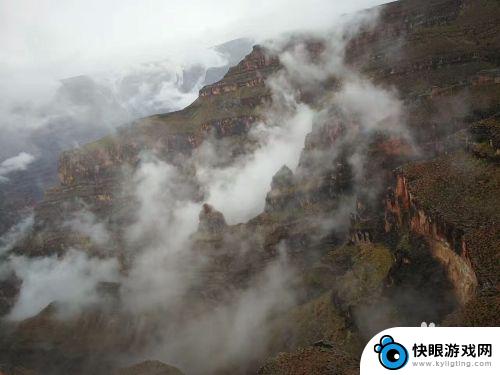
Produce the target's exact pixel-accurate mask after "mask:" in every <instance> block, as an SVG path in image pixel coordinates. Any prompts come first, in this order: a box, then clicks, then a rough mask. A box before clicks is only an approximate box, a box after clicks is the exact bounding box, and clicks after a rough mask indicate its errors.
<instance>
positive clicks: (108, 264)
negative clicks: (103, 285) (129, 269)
mask: <svg viewBox="0 0 500 375" xmlns="http://www.w3.org/2000/svg"><path fill="white" fill-rule="evenodd" d="M9 262H10V267H11V269H12V270H13V271H14V272H15V274H16V275H17V276H18V277H19V278H20V279H21V280H22V288H21V291H20V294H19V298H18V300H17V302H16V304H15V306H14V308H13V309H12V311H11V312H10V314H9V316H8V318H9V319H12V320H22V319H25V318H29V317H31V316H33V315H36V314H38V313H39V312H40V311H41V310H42V309H43V308H45V307H46V306H47V305H48V304H50V303H52V302H56V303H57V305H58V308H59V309H58V310H59V312H60V314H61V315H62V316H69V315H72V314H74V313H75V312H78V311H81V309H82V308H84V307H87V306H89V305H91V304H93V303H97V302H99V297H98V294H97V293H96V287H97V285H98V284H99V283H100V282H112V281H118V280H119V273H118V262H117V261H116V260H115V259H107V260H103V259H97V258H89V257H88V256H87V255H86V254H85V253H83V252H81V251H77V250H74V249H73V250H70V251H68V252H67V253H66V254H65V255H64V256H63V257H62V258H57V257H56V256H51V257H44V258H28V257H24V256H12V257H10V259H9Z"/></svg>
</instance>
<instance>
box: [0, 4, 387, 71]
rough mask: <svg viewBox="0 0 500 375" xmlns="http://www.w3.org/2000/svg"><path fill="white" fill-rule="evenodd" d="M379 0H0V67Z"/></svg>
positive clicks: (142, 57)
mask: <svg viewBox="0 0 500 375" xmlns="http://www.w3.org/2000/svg"><path fill="white" fill-rule="evenodd" d="M383 2H387V1H383V0H212V1H210V0H141V1H138V0H64V1H60V0H0V72H1V73H3V74H6V73H8V74H11V75H12V74H14V75H16V74H19V73H20V72H21V74H20V75H21V76H22V75H23V72H24V73H26V72H27V71H30V72H32V71H35V72H39V73H41V74H48V75H51V76H54V77H58V76H59V77H60V76H63V77H64V76H70V75H75V74H80V73H88V72H89V71H92V70H94V69H99V68H102V67H109V66H112V65H114V64H124V63H126V62H130V61H148V60H151V59H160V58H165V57H166V56H169V55H171V54H177V55H181V56H183V57H185V56H187V57H186V58H189V55H190V54H191V53H192V51H193V50H195V49H196V48H199V47H207V46H210V45H214V44H217V43H221V42H224V41H227V40H230V39H234V38H237V37H240V36H254V37H257V38H259V37H270V36H272V35H274V34H275V33H279V32H282V31H287V30H290V29H304V28H306V29H307V28H318V27H323V26H325V25H328V24H330V23H331V22H332V21H333V20H334V18H335V16H336V15H339V14H342V13H346V12H352V11H355V10H358V9H362V8H366V7H370V6H373V5H377V4H380V3H383Z"/></svg>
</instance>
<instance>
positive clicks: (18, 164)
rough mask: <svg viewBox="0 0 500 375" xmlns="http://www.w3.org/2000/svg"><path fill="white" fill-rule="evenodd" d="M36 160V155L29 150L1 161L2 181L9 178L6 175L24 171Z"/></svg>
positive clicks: (0, 173) (0, 175)
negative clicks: (29, 152)
mask: <svg viewBox="0 0 500 375" xmlns="http://www.w3.org/2000/svg"><path fill="white" fill-rule="evenodd" d="M34 160H35V157H34V156H33V155H31V154H28V153H27V152H20V153H19V154H18V155H16V156H13V157H11V158H8V159H6V160H4V161H3V162H2V163H0V182H1V181H2V180H3V181H5V180H8V178H7V177H6V175H8V174H9V173H12V172H16V171H24V170H26V168H27V167H28V165H30V164H31V163H32V162H33V161H34Z"/></svg>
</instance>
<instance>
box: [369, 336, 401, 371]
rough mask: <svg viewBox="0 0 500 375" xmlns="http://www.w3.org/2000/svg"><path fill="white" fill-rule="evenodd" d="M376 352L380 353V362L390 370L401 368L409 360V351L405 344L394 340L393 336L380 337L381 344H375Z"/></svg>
mask: <svg viewBox="0 0 500 375" xmlns="http://www.w3.org/2000/svg"><path fill="white" fill-rule="evenodd" d="M375 353H378V360H379V361H380V364H381V365H382V366H384V367H385V368H386V369H388V370H399V369H401V368H403V367H404V366H405V365H406V363H407V362H408V351H407V350H406V348H405V347H404V346H403V345H401V344H398V343H397V342H394V339H393V338H392V337H391V336H383V337H382V338H381V339H380V344H377V345H375Z"/></svg>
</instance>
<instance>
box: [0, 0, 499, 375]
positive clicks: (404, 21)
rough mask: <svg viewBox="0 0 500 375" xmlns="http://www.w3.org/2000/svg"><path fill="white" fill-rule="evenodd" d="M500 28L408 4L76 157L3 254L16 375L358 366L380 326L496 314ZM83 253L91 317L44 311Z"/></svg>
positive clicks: (281, 53) (479, 8) (240, 67)
mask: <svg viewBox="0 0 500 375" xmlns="http://www.w3.org/2000/svg"><path fill="white" fill-rule="evenodd" d="M499 28H500V4H499V3H498V2H497V1H493V0H425V1H417V0H401V1H396V2H392V3H389V4H386V5H382V6H380V7H377V8H375V9H372V10H367V11H364V12H362V13H361V14H359V15H356V17H353V20H349V19H348V20H347V21H346V25H345V26H344V28H343V29H341V30H340V32H337V33H333V35H327V36H317V35H314V36H311V35H301V34H299V35H296V36H293V37H290V38H289V39H287V40H285V41H281V42H280V43H272V42H269V43H267V44H266V43H264V44H263V45H257V46H254V47H253V49H252V51H251V52H250V53H249V54H248V55H246V56H245V57H244V58H243V59H242V60H241V61H240V62H238V63H237V64H236V65H235V66H233V67H231V68H230V69H229V70H228V72H227V73H226V74H225V75H224V77H223V78H222V79H221V80H219V81H217V82H214V83H210V84H208V85H206V86H204V87H203V88H201V90H200V92H199V96H198V98H197V99H196V100H195V101H194V102H193V103H192V104H190V105H189V106H187V107H186V108H185V109H183V110H179V111H175V112H171V113H165V114H157V115H152V116H148V117H145V118H141V119H138V120H135V121H134V122H133V123H131V124H129V125H126V126H123V127H121V128H119V130H117V131H116V133H114V134H111V135H108V136H106V137H104V138H101V139H99V140H97V141H95V142H91V143H88V144H85V145H83V146H81V147H78V148H76V149H72V150H68V151H64V152H62V153H61V155H60V157H59V161H58V182H57V184H55V185H54V186H53V187H51V188H49V189H47V190H46V191H45V193H44V197H43V199H42V200H41V201H40V202H38V203H36V204H33V205H34V218H33V226H32V228H31V229H30V230H28V231H27V232H26V233H25V235H24V236H23V238H21V239H19V241H17V242H16V243H15V244H14V245H13V246H12V248H11V249H9V250H8V252H7V253H6V254H1V255H2V261H3V262H6V263H8V262H9V259H10V262H11V263H9V264H11V267H10V268H7V271H5V272H2V277H3V279H2V280H1V281H0V312H1V313H2V314H3V315H4V319H2V321H1V323H0V332H1V335H0V374H5V375H14V374H67V373H72V374H90V373H91V374H110V373H116V374H181V373H186V374H216V373H217V374H238V373H242V374H250V373H259V374H305V373H307V374H327V373H338V374H355V373H358V372H359V369H358V366H359V364H358V363H359V356H360V354H361V351H362V349H363V347H364V344H365V343H366V342H367V341H368V340H369V339H370V338H371V336H372V335H373V334H375V333H377V332H379V331H380V330H382V329H385V328H388V327H391V326H404V325H410V326H415V325H420V323H421V322H422V321H433V322H436V323H437V324H441V325H461V326H462V325H463V326H498V325H499V323H500V322H499V318H498V306H499V305H500V300H499V293H498V286H499V280H498V275H499V249H500V239H499V233H500V231H499V229H500V228H499V226H500V220H499V219H500V218H499V213H500V206H499V205H500V200H499V199H498V196H499V193H500V191H499V190H500V170H499V165H498V158H499V155H500V151H499V144H500V142H499V140H500V133H499V129H500V122H499V121H500V120H499V119H500V118H499V115H498V114H499V113H500V80H499V79H498V69H499V67H498V65H499V62H500V39H499V38H498V33H499V32H500V30H499ZM268 177H269V178H268ZM228 186H229V187H228ZM235 191H236V192H235ZM37 262H41V263H37ZM44 262H45V263H44ZM47 262H49V263H47ZM52 262H55V263H52ZM64 262H68V263H69V264H70V265H73V266H75V265H77V266H78V267H80V266H81V267H82V269H80V268H76V269H75V270H74V269H71V271H70V273H75V274H77V275H79V274H80V273H82V274H83V275H84V277H83V279H82V283H81V288H88V290H87V289H82V290H84V291H85V293H84V295H82V296H81V299H79V300H77V301H76V302H78V304H77V305H78V308H77V309H76V311H73V310H71V311H70V312H68V311H67V306H65V304H64V301H57V300H54V301H52V300H50V301H45V300H41V302H40V306H39V308H38V309H37V311H31V310H29V311H28V310H27V309H28V308H27V307H26V306H25V305H23V302H26V294H23V293H26V290H27V289H26V288H28V286H29V285H31V284H30V283H29V279H28V278H25V279H24V280H23V277H22V275H23V274H22V273H21V271H22V270H24V269H25V268H26V269H28V270H37V269H42V271H43V270H51V269H59V268H57V267H62V266H57V265H60V264H66V263H64ZM53 264H56V265H53ZM16 267H17V268H16ZM30 267H32V268H30ZM35 267H36V268H35ZM44 267H46V268H44ZM75 267H76V266H75ZM16 271H17V272H16ZM75 277H76V276H75ZM94 278H95V282H94V283H93V284H91V285H87V284H86V283H84V282H83V280H89V279H92V280H94ZM68 280H73V279H72V278H69V279H68ZM77 280H79V279H77ZM36 282H37V280H35V283H36ZM61 283H62V284H64V279H63V281H62V282H61ZM43 286H44V285H42V287H43ZM54 289H58V288H56V287H55V286H54ZM38 292H39V294H40V295H42V296H43V295H45V292H47V291H44V290H43V289H38ZM61 293H62V292H61ZM48 295H51V294H50V293H48ZM60 296H65V297H66V294H64V293H62V294H60ZM84 301H85V304H84V303H83V302H84ZM70 302H75V301H73V300H70ZM70 305H71V303H70ZM80 305H81V306H80ZM70 307H71V306H70ZM23 308H24V309H23ZM16 314H17V315H16ZM157 359H158V360H160V361H161V362H164V363H161V362H158V361H153V360H157ZM167 364H168V365H167Z"/></svg>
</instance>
